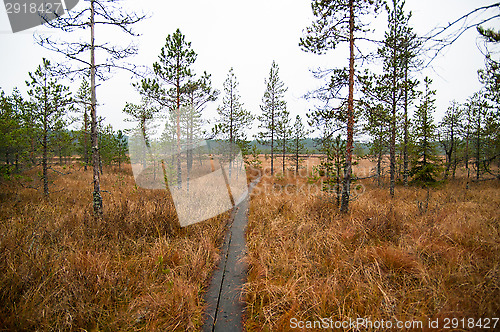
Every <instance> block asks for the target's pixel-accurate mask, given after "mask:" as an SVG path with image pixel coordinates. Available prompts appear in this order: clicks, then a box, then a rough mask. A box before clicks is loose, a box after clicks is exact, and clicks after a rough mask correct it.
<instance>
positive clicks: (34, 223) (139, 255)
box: [0, 166, 227, 331]
mask: <svg viewBox="0 0 500 332" xmlns="http://www.w3.org/2000/svg"><path fill="white" fill-rule="evenodd" d="M128 167H129V168H128V169H127V170H126V171H123V170H122V171H119V170H116V169H113V170H112V169H105V173H104V174H103V176H102V180H101V188H102V189H104V190H106V191H107V192H103V193H102V195H103V198H104V203H105V209H104V217H103V219H102V220H100V221H96V220H95V219H94V218H93V215H92V202H91V196H92V195H91V192H92V178H91V170H89V171H88V172H83V170H81V169H77V168H76V167H73V168H72V167H70V169H69V171H70V174H68V175H64V176H61V175H57V176H56V175H53V178H52V180H53V184H52V185H51V190H53V191H54V192H53V193H52V194H51V195H50V197H49V198H48V199H44V198H43V197H42V194H41V193H40V192H37V191H36V190H34V189H31V188H26V187H22V186H20V185H18V184H16V181H14V182H3V183H2V184H1V194H0V271H1V272H0V329H2V330H18V331H22V330H24V331H35V330H38V331H58V330H60V331H84V330H88V331H97V330H99V331H118V330H121V331H186V330H197V329H198V328H199V326H200V325H201V314H202V310H203V300H202V291H203V288H204V286H205V285H206V283H207V279H208V277H209V275H210V273H211V271H212V270H213V268H214V266H215V264H216V261H217V259H218V256H219V253H218V249H217V248H218V247H219V245H220V243H221V241H222V238H223V235H224V229H225V221H226V220H227V214H224V215H221V216H219V217H216V218H213V219H211V220H209V221H205V222H202V223H199V224H196V225H192V226H189V227H186V228H180V227H179V226H178V221H177V216H176V214H175V210H174V207H173V203H172V200H171V198H170V197H169V195H168V192H166V191H164V190H144V189H141V188H137V187H136V186H135V183H134V179H133V176H132V173H131V170H130V166H128ZM67 171H68V169H66V170H64V172H67ZM28 175H29V176H31V177H33V178H35V177H36V170H33V171H32V174H28Z"/></svg>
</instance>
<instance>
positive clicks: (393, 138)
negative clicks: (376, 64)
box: [389, 40, 397, 197]
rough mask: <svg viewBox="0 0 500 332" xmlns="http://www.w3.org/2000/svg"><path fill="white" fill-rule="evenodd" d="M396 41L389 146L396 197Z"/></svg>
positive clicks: (390, 188) (391, 177)
mask: <svg viewBox="0 0 500 332" xmlns="http://www.w3.org/2000/svg"><path fill="white" fill-rule="evenodd" d="M395 43H396V41H395V40H394V45H393V48H392V52H393V63H392V70H393V72H392V116H391V146H390V148H389V155H390V156H389V158H390V173H391V174H390V185H389V192H390V194H391V197H394V187H395V185H396V107H397V103H396V102H397V100H396V88H397V86H396V79H397V77H396V70H397V68H396V45H395Z"/></svg>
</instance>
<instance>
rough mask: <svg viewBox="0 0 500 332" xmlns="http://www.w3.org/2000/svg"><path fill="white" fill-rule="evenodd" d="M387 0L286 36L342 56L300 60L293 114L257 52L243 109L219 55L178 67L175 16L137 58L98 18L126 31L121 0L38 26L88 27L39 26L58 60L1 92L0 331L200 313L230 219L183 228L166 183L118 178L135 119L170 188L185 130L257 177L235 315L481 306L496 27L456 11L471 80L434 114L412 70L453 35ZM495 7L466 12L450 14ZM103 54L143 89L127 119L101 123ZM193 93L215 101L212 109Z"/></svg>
mask: <svg viewBox="0 0 500 332" xmlns="http://www.w3.org/2000/svg"><path fill="white" fill-rule="evenodd" d="M404 5H405V2H404V1H403V0H391V1H381V0H380V1H378V0H377V1H368V2H367V1H361V0H360V1H357V0H350V1H343V0H335V1H320V0H313V1H312V13H313V15H314V18H315V19H314V21H313V22H312V23H311V25H310V26H308V27H304V34H303V36H302V38H301V39H300V40H298V41H297V42H298V43H299V47H301V48H302V49H303V50H304V51H306V52H312V53H317V54H323V53H328V52H336V51H337V47H338V45H339V44H342V43H344V42H345V43H346V44H348V45H349V50H350V53H349V62H348V63H347V62H346V64H345V67H344V66H341V67H339V68H323V69H319V70H318V71H315V72H313V74H314V75H315V77H316V78H318V79H319V80H321V82H323V83H324V86H323V87H321V88H320V89H318V90H314V91H311V92H310V93H308V94H307V96H306V97H307V98H310V99H311V100H314V102H315V105H316V108H315V109H312V110H309V111H307V112H304V114H301V115H296V116H295V117H294V118H293V120H292V116H291V114H290V111H289V110H288V109H287V107H288V102H289V101H287V82H285V81H283V80H282V79H281V78H280V71H279V64H278V63H277V62H276V61H273V62H272V63H271V64H270V65H271V66H270V70H269V75H268V76H267V77H265V78H263V79H265V84H264V85H263V86H262V90H263V91H264V93H263V96H262V102H261V105H260V109H259V110H258V111H255V110H248V109H246V107H245V104H244V102H243V100H244V99H245V96H244V91H240V87H239V80H238V76H237V69H234V68H231V69H230V70H229V72H228V73H227V78H226V80H225V82H224V84H223V86H221V87H216V86H214V84H213V83H212V80H211V75H210V73H208V72H207V71H203V72H195V71H194V69H193V67H194V66H193V64H195V63H196V60H197V58H198V56H200V57H202V56H203V54H198V53H196V51H195V45H191V42H190V41H189V36H186V35H184V34H183V33H182V32H181V30H180V29H177V30H176V31H173V32H172V33H171V34H168V35H167V36H166V39H165V43H164V44H163V46H161V45H159V48H158V49H159V55H158V60H157V61H156V62H154V63H153V64H151V65H150V66H148V65H145V68H146V69H145V70H143V71H139V68H138V66H128V65H125V64H123V63H122V60H123V59H124V58H126V57H129V56H132V55H134V54H135V53H136V52H137V49H136V48H135V47H134V46H120V45H118V44H117V45H114V43H115V42H116V41H115V40H113V41H108V40H106V36H101V35H99V34H96V33H95V26H98V25H99V24H105V25H107V26H109V27H112V28H117V29H118V30H120V31H122V32H123V33H125V34H129V35H132V36H137V35H136V33H135V32H134V31H133V30H132V27H133V26H134V24H135V23H137V22H139V21H141V20H143V19H145V16H144V15H140V14H135V13H126V12H125V11H124V10H123V9H122V8H121V7H120V6H119V2H118V1H115V0H109V1H104V0H90V1H86V2H85V3H84V5H83V6H82V7H81V8H82V9H81V11H80V12H78V13H75V14H74V15H68V16H64V17H61V18H59V19H57V20H54V21H51V22H48V23H47V24H48V25H49V26H51V27H52V28H55V29H61V30H63V31H64V32H74V31H75V30H79V29H82V30H89V34H88V35H89V36H90V39H89V40H88V41H82V40H79V41H78V42H77V43H76V44H75V42H74V41H72V39H71V38H72V36H75V35H72V34H66V35H67V39H62V40H57V41H56V40H52V39H51V37H50V36H49V37H43V36H38V37H37V39H36V40H37V42H38V44H40V45H41V46H43V47H46V48H48V49H50V50H52V51H55V53H58V54H59V55H61V56H62V57H63V58H64V59H66V60H67V62H64V61H59V60H58V59H60V58H56V59H55V60H50V59H40V65H39V66H38V67H36V68H32V70H31V71H29V72H27V73H26V86H23V87H18V88H16V89H14V90H13V91H11V92H6V91H3V89H1V87H0V188H1V190H0V329H5V330H47V331H49V330H68V331H78V330H89V331H90V330H96V331H97V330H110V331H114V330H127V331H128V330H131V331H135V330H137V331H140V330H147V331H149V330H162V331H173V330H179V331H183V330H198V329H199V328H200V326H201V324H202V321H203V317H202V312H203V308H204V305H205V304H204V303H203V300H202V298H203V294H204V290H205V288H206V285H207V282H208V280H209V277H210V274H211V272H212V270H213V269H214V268H215V266H216V263H217V261H218V259H219V258H220V257H219V256H220V253H219V246H220V244H221V242H222V239H223V237H224V233H225V229H226V223H227V221H228V217H229V213H225V214H223V215H219V216H217V217H214V218H212V219H210V220H207V221H204V222H202V223H198V224H196V225H191V226H188V227H185V228H181V227H180V226H179V222H178V219H177V215H176V212H175V207H174V204H173V201H172V197H171V195H170V193H169V191H168V190H163V189H161V190H160V189H155V190H152V189H143V188H140V187H138V186H137V184H136V182H135V180H134V176H133V173H132V166H131V160H130V153H129V137H130V136H131V135H133V134H134V133H140V135H142V137H143V138H144V142H145V146H147V147H148V148H149V147H153V146H154V147H164V146H168V149H169V152H170V153H171V156H172V158H169V159H168V160H164V161H163V162H162V163H161V167H163V172H164V174H163V176H165V177H166V175H165V174H166V172H172V174H175V176H173V177H170V178H169V179H175V181H173V180H172V181H173V182H174V183H175V184H176V185H177V186H179V187H180V186H182V185H184V184H183V182H184V181H187V185H189V181H190V178H189V175H190V171H191V170H192V167H193V163H195V162H196V161H197V159H196V158H197V155H196V154H195V153H194V152H193V151H194V150H195V149H194V147H196V146H197V145H196V144H197V143H198V142H200V141H202V140H218V141H224V142H230V143H231V144H233V145H237V146H238V147H239V148H240V150H241V151H242V154H243V159H244V160H245V163H246V166H247V171H248V177H249V180H250V179H253V178H255V177H258V176H259V175H260V176H262V180H261V183H260V184H259V185H258V186H257V187H256V189H255V191H254V193H253V194H252V196H251V204H250V205H251V206H250V212H249V225H248V229H247V243H248V249H249V253H248V263H249V272H248V282H247V284H246V285H245V287H244V299H245V300H246V303H247V310H246V318H245V322H244V326H245V327H246V328H247V329H248V330H251V331H253V330H279V331H281V330H288V329H289V328H290V319H292V318H295V319H297V320H301V321H307V320H311V321H312V320H317V319H320V318H323V317H329V318H332V319H333V320H339V321H341V320H345V319H349V318H350V319H356V318H358V317H361V318H364V317H371V319H372V320H381V319H384V320H396V319H397V320H399V321H405V320H420V321H427V320H428V319H435V318H443V317H459V318H461V317H475V318H480V317H495V316H497V315H498V312H499V308H500V302H499V299H500V294H499V292H500V291H499V290H500V285H499V280H500V274H499V273H500V266H499V260H498V257H500V256H499V255H500V245H499V244H500V232H499V221H500V220H499V215H500V190H499V189H500V114H499V111H498V110H499V106H500V87H499V82H500V78H499V77H500V69H499V68H500V67H499V62H498V59H496V57H495V55H496V53H495V52H494V49H495V47H497V46H498V42H499V41H500V33H499V32H498V31H496V30H494V29H490V28H488V26H486V25H487V23H488V22H489V21H490V20H491V19H493V18H495V17H496V16H497V13H496V12H493V14H492V15H491V18H490V19H487V20H484V21H483V25H479V24H476V25H475V26H472V27H476V28H477V33H478V36H479V37H480V38H481V40H482V41H483V42H484V44H485V49H486V55H485V59H484V61H485V66H484V68H483V69H481V70H479V72H478V79H479V81H480V82H481V84H482V88H481V89H480V90H479V91H477V92H476V93H474V94H473V95H471V96H469V97H468V98H467V100H466V101H465V102H464V103H458V102H456V101H450V106H449V107H448V109H447V110H446V112H445V113H444V116H443V117H441V118H439V119H438V118H437V116H436V106H435V96H436V94H438V93H439V91H436V90H434V88H433V84H432V83H433V82H432V78H430V77H425V78H422V80H421V81H420V80H419V78H420V77H421V75H420V72H421V71H422V69H423V68H424V67H425V64H426V63H428V61H430V60H431V59H432V58H433V54H434V56H435V53H432V52H431V53H429V43H432V42H435V41H439V42H444V44H443V43H441V44H438V48H437V51H438V52H439V51H440V50H441V49H442V47H444V46H446V43H447V42H450V40H446V38H444V39H442V38H441V36H442V35H441V34H442V33H443V31H449V30H450V29H454V28H455V27H454V25H453V24H451V25H450V26H448V27H446V28H445V29H443V30H438V32H436V33H435V34H434V35H433V36H430V37H429V36H427V37H426V38H423V37H422V36H418V35H417V34H416V33H415V31H414V30H413V28H412V25H411V15H410V13H409V12H407V11H406V10H405V7H404ZM495 10H498V4H495V5H488V6H485V7H481V8H477V9H476V10H474V11H472V12H471V13H469V14H467V15H465V16H464V17H463V18H460V19H459V20H457V22H466V23H467V22H469V21H467V18H469V16H470V15H472V14H474V13H476V12H478V11H484V12H486V13H491V12H492V11H495ZM381 11H385V12H386V13H387V18H388V22H387V29H386V32H385V35H384V37H383V40H380V41H379V43H377V44H376V45H377V47H376V50H375V52H373V53H372V54H370V55H371V57H370V58H373V59H376V61H375V62H373V63H371V64H370V65H369V66H365V64H366V63H365V62H364V61H363V62H362V61H360V59H361V56H365V55H367V54H363V53H361V52H363V49H362V46H363V45H364V44H363V43H360V40H362V39H363V38H364V36H363V34H364V33H365V32H366V28H368V26H369V22H370V20H371V19H373V18H374V17H375V16H376V15H378V14H380V12H381ZM470 27H471V26H464V27H463V28H461V29H468V28H470ZM332 31H333V32H332ZM461 31H462V32H463V31H464V30H458V32H457V33H458V35H460V32H461ZM431 51H436V48H434V49H431ZM367 58H368V57H367ZM311 67H314V64H311ZM120 69H126V70H128V71H130V72H134V73H135V74H137V76H136V78H135V80H134V81H133V82H131V84H133V86H134V87H135V88H136V90H137V94H138V96H140V98H141V102H140V103H138V104H134V103H131V102H129V101H128V100H124V101H123V103H124V108H123V112H124V114H126V115H127V118H128V121H130V122H131V123H132V125H131V126H130V128H129V129H128V130H124V131H122V130H118V131H116V130H115V129H114V128H113V127H112V126H111V125H109V124H106V119H105V118H104V117H102V116H100V113H99V111H98V110H99V107H100V106H99V102H98V100H97V97H96V87H97V86H98V85H99V84H101V83H103V82H104V81H105V80H106V79H108V78H109V77H110V73H113V70H120ZM69 79H72V80H73V82H74V81H75V80H76V82H77V83H78V87H77V88H76V89H75V88H74V84H71V83H70V81H69ZM242 94H243V95H242ZM209 104H214V105H217V106H218V107H217V115H218V116H217V118H216V119H215V123H214V122H212V123H210V124H208V122H207V121H206V118H205V117H206V115H205V113H204V111H205V108H206V106H207V105H209ZM158 120H161V121H162V126H161V127H158V126H157V125H156V124H155V123H156V122H157V121H158ZM256 122H257V123H258V127H259V131H258V133H257V134H256V135H255V137H250V136H249V135H248V133H249V129H250V128H251V127H252V124H253V123H256ZM311 139H313V140H314V144H315V150H314V155H313V154H312V151H310V150H309V151H308V149H307V148H306V144H305V142H306V141H308V140H311ZM361 140H363V141H361ZM231 146H232V145H231ZM262 146H264V147H265V148H266V149H262V150H261V149H260V148H259V147H262ZM231 149H232V148H231ZM232 154H233V151H232V150H231V152H230V156H231V157H232ZM139 159H140V158H139ZM132 162H133V161H132ZM139 162H140V163H141V164H142V165H149V164H151V163H156V161H154V160H148V159H147V158H146V156H144V158H142V159H140V160H139ZM200 162H201V159H200ZM155 167H159V166H158V164H154V165H153V168H155ZM155 169H156V168H155ZM186 174H187V176H186ZM155 176H156V173H155ZM158 176H161V174H159V175H158ZM168 184H169V185H171V182H170V183H168ZM166 189H168V188H166Z"/></svg>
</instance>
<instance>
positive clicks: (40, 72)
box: [26, 58, 72, 196]
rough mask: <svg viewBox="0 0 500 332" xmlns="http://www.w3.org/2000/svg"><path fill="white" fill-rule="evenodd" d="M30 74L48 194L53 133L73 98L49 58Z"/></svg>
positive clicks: (29, 85)
mask: <svg viewBox="0 0 500 332" xmlns="http://www.w3.org/2000/svg"><path fill="white" fill-rule="evenodd" d="M29 76H30V80H29V81H27V82H26V85H27V86H28V87H29V88H30V90H29V91H28V94H29V96H30V97H31V100H32V103H33V105H34V108H33V110H32V111H33V113H34V114H35V115H36V117H35V119H37V122H38V124H39V126H40V128H41V134H42V180H43V193H44V195H45V196H48V195H49V181H48V174H47V171H48V153H49V148H50V145H51V134H52V132H54V131H55V129H56V127H57V126H58V125H60V121H61V120H62V119H63V117H64V116H65V115H66V112H67V111H68V107H69V105H70V103H72V100H71V98H70V93H69V88H68V87H66V86H63V85H62V84H59V83H57V79H56V78H55V77H54V74H53V72H52V66H51V64H50V61H49V60H47V59H45V58H44V59H43V60H42V64H41V65H39V66H38V68H37V69H36V71H35V72H34V73H29Z"/></svg>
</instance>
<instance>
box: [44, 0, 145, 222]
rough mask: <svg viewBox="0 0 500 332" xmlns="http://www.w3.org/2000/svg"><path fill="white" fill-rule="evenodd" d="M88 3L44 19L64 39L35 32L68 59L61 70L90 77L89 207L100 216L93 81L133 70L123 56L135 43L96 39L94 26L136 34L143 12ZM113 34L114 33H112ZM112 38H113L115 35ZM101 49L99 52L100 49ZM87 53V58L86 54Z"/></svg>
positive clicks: (104, 1)
mask: <svg viewBox="0 0 500 332" xmlns="http://www.w3.org/2000/svg"><path fill="white" fill-rule="evenodd" d="M85 3H87V4H88V5H86V6H84V7H83V8H82V9H80V10H71V11H69V12H68V13H66V14H65V15H63V16H60V17H58V18H57V19H54V20H51V21H48V22H46V24H45V25H46V26H48V27H52V28H56V29H60V30H62V31H64V32H67V33H69V34H68V40H64V39H58V38H57V37H54V36H55V35H57V34H54V35H53V36H51V35H49V36H48V37H47V36H36V42H37V43H38V44H39V45H41V46H43V47H45V48H47V49H49V50H51V51H54V52H57V53H60V54H62V55H64V56H65V57H66V58H67V59H68V60H69V61H70V63H71V65H70V66H69V68H67V69H65V70H62V73H63V74H65V75H68V76H74V75H75V74H79V75H81V76H89V77H90V136H91V137H90V138H91V146H92V165H93V167H92V168H93V185H94V190H93V193H92V197H93V210H94V216H95V217H96V218H100V217H101V216H102V214H103V203H102V196H101V185H100V174H99V141H98V134H99V133H98V131H97V126H98V123H97V119H98V116H97V96H96V86H97V83H98V82H97V81H98V80H101V81H104V80H106V79H107V78H108V77H109V76H107V75H109V73H111V71H112V70H114V69H125V70H129V71H132V72H135V69H136V68H135V66H132V65H127V64H123V63H122V62H123V59H125V58H127V57H129V56H132V55H134V54H136V53H137V47H136V46H135V45H134V44H132V43H130V44H129V45H127V46H120V45H118V43H116V42H115V43H109V42H100V43H99V42H96V36H95V30H96V26H106V27H108V28H117V29H118V30H120V31H121V32H122V33H126V34H128V35H131V36H137V35H136V34H135V33H134V32H133V30H132V25H134V24H135V23H137V22H139V21H141V20H143V19H144V18H145V17H146V16H145V15H136V14H135V13H134V14H130V13H127V12H126V11H124V10H123V9H122V8H121V7H120V5H119V0H89V1H87V2H85ZM82 30H86V31H88V32H89V35H90V40H89V41H87V42H85V41H83V40H82V39H81V38H79V37H80V34H78V33H75V32H76V31H82ZM69 36H78V37H76V38H78V40H76V41H75V40H73V41H71V40H69V38H70V37H69ZM115 38H116V37H115ZM115 41H116V39H115ZM101 52H102V53H101ZM96 54H97V55H98V56H99V55H100V54H102V55H103V56H102V58H98V60H99V59H105V60H104V61H102V62H99V61H98V62H96ZM87 56H88V58H87Z"/></svg>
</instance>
